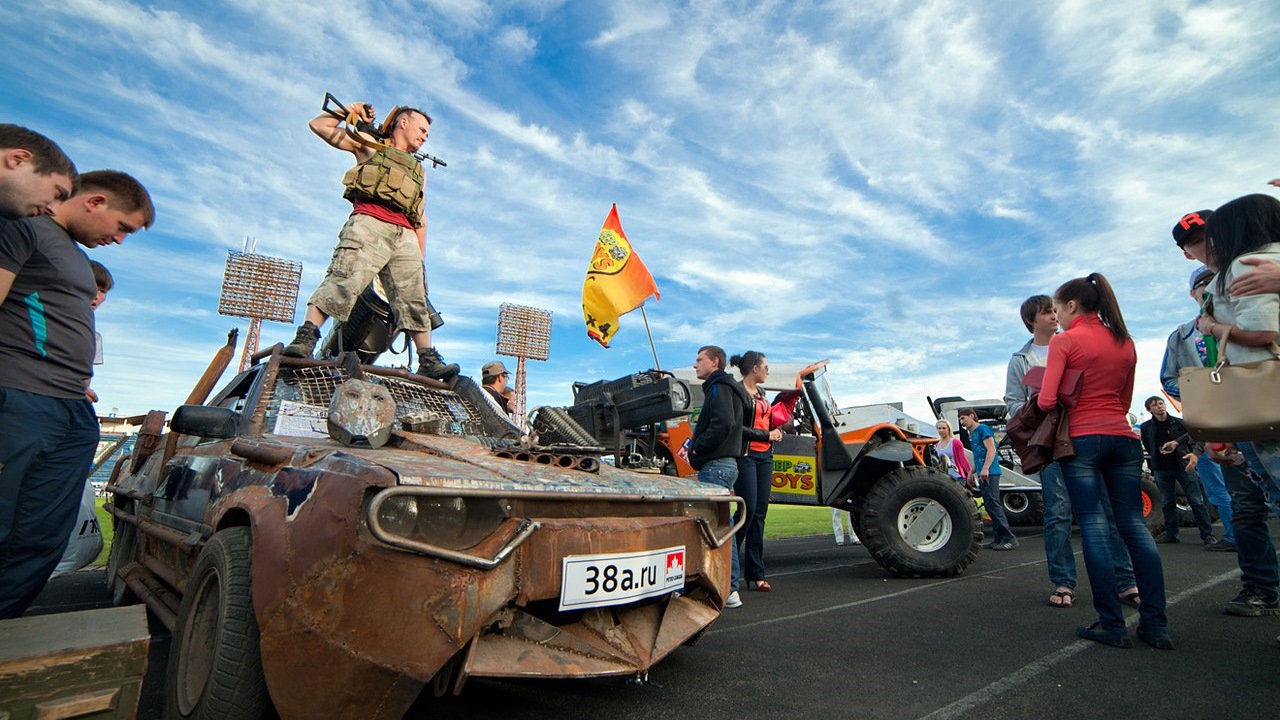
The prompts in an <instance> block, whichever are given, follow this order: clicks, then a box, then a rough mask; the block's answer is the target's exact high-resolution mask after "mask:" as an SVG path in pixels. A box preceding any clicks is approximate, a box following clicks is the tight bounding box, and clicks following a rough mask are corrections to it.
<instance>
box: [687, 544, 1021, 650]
mask: <svg viewBox="0 0 1280 720" xmlns="http://www.w3.org/2000/svg"><path fill="white" fill-rule="evenodd" d="M1044 562H1045V561H1044V560H1043V559H1041V560H1034V561H1031V562H1025V563H1019V564H1017V565H1009V566H1007V567H1002V568H996V569H994V570H988V571H987V572H984V573H978V574H976V575H961V576H960V577H954V578H948V579H946V580H940V581H938V582H930V583H929V584H927V585H916V586H914V587H909V588H906V589H905V590H898V591H897V592H891V593H886V594H884V595H876V596H875V597H869V598H863V599H861V600H854V601H853V602H847V603H840V604H839V605H830V606H827V607H822V608H817V609H816V610H807V611H805V612H802V613H795V614H792V615H783V616H781V617H775V618H768V619H765V620H757V621H755V622H751V623H747V624H745V625H735V626H733V627H727V628H720V629H717V630H711V631H710V632H708V633H707V634H708V635H719V634H721V633H728V632H738V631H739V630H746V629H747V628H754V627H760V626H761V625H773V624H775V623H781V622H790V621H792V620H800V619H803V618H807V617H813V616H814V615H823V614H825V613H829V612H836V611H837V610H847V609H849V608H851V607H858V606H859V605H868V604H870V603H876V602H882V601H884V600H892V599H894V598H898V597H902V596H903V595H910V594H911V593H917V592H926V591H928V590H930V589H932V588H939V587H942V586H944V585H949V584H951V583H954V582H963V581H965V580H973V579H974V578H980V577H985V576H987V575H1000V574H1002V573H1006V572H1008V571H1010V570H1014V569H1016V568H1022V567H1030V566H1032V565H1043V564H1044ZM821 569H822V570H826V569H829V568H821ZM816 570H818V569H817V568H815V570H814V571H816ZM805 572H810V571H805Z"/></svg>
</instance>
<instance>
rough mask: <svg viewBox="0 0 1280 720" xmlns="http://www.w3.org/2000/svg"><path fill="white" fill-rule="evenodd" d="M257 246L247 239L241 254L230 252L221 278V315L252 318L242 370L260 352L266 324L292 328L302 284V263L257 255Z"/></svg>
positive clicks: (246, 338)
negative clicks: (255, 251) (263, 326)
mask: <svg viewBox="0 0 1280 720" xmlns="http://www.w3.org/2000/svg"><path fill="white" fill-rule="evenodd" d="M257 247H258V242H257V241H256V240H254V241H253V245H252V247H250V245H249V238H247V237H246V238H245V239H244V245H243V246H242V247H241V252H235V251H228V252H227V268H226V271H225V272H224V273H223V275H222V297H221V298H220V299H219V300H218V314H219V315H231V316H234V317H245V318H249V333H248V335H247V336H246V337H245V341H244V354H242V355H241V356H240V370H241V371H242V372H243V371H244V369H245V368H247V367H249V358H251V357H253V354H254V353H256V352H258V336H259V334H260V333H261V330H262V321H263V320H274V321H276V322H282V323H288V324H290V325H292V324H293V315H294V310H295V308H296V306H297V304H298V286H299V285H300V284H301V283H302V263H300V262H296V261H293V260H284V259H282V258H273V257H267V256H266V255H258V254H255V253H254V250H256V249H257Z"/></svg>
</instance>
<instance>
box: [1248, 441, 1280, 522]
mask: <svg viewBox="0 0 1280 720" xmlns="http://www.w3.org/2000/svg"><path fill="white" fill-rule="evenodd" d="M1237 446H1238V447H1239V448H1240V452H1241V453H1243V454H1244V457H1245V460H1247V461H1248V463H1249V469H1251V470H1253V472H1254V475H1255V476H1256V477H1257V483H1258V487H1259V488H1261V489H1262V495H1263V496H1264V497H1265V498H1266V501H1267V505H1269V506H1271V511H1272V512H1274V513H1275V514H1276V517H1280V443H1275V442H1247V443H1244V442H1242V443H1237Z"/></svg>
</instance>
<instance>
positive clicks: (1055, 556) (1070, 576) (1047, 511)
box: [1040, 462, 1076, 590]
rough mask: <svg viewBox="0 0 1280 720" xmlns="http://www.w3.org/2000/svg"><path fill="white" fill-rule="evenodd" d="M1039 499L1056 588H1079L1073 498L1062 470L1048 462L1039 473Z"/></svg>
mask: <svg viewBox="0 0 1280 720" xmlns="http://www.w3.org/2000/svg"><path fill="white" fill-rule="evenodd" d="M1040 499H1041V500H1043V501H1044V557H1045V560H1046V561H1048V570H1049V582H1051V583H1053V584H1054V587H1065V588H1071V589H1072V590H1075V589H1076V556H1075V553H1074V552H1072V550H1071V499H1070V498H1069V497H1067V486H1066V484H1065V483H1064V482H1063V481H1062V468H1061V467H1059V466H1058V463H1056V462H1055V463H1049V464H1048V465H1046V466H1045V468H1044V469H1043V470H1041V471H1040Z"/></svg>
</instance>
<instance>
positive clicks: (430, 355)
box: [418, 347, 458, 382]
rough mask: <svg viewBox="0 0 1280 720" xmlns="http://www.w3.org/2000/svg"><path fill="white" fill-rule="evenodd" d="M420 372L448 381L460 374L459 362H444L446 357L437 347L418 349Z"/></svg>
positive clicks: (434, 378) (420, 373)
mask: <svg viewBox="0 0 1280 720" xmlns="http://www.w3.org/2000/svg"><path fill="white" fill-rule="evenodd" d="M418 374H419V375H423V376H425V377H429V378H431V379H433V380H440V381H441V382H448V381H449V380H450V379H451V378H453V377H454V376H456V375H457V374H458V364H457V363H449V364H448V365H446V364H445V363H444V358H442V357H440V353H439V352H437V351H436V349H435V348H433V347H429V348H422V349H421V350H419V351H418Z"/></svg>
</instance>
